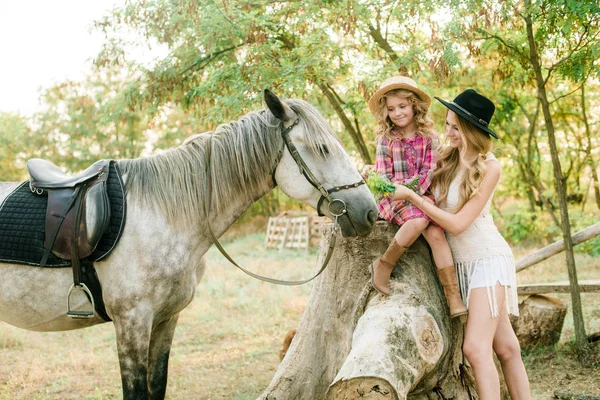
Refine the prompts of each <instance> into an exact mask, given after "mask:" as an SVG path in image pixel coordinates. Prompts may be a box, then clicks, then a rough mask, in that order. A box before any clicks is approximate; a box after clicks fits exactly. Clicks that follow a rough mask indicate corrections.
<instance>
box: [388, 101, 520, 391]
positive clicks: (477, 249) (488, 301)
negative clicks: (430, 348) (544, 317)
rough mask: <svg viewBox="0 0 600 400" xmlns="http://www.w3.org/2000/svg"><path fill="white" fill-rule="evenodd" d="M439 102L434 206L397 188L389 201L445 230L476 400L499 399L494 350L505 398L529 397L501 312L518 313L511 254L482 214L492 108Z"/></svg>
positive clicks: (496, 166)
mask: <svg viewBox="0 0 600 400" xmlns="http://www.w3.org/2000/svg"><path fill="white" fill-rule="evenodd" d="M436 99H437V100H439V101H440V102H441V103H442V104H444V105H445V106H446V107H447V108H448V111H447V113H446V140H447V146H446V147H445V148H444V149H443V151H442V152H441V155H440V156H439V160H438V162H437V169H436V170H435V173H434V176H433V181H432V186H433V188H434V192H435V194H436V204H437V205H435V204H434V203H433V202H431V201H430V200H429V199H428V198H427V197H424V196H420V195H419V194H417V193H414V192H412V191H411V190H409V189H407V188H404V187H403V186H401V185H397V189H396V192H395V194H394V199H395V200H404V199H406V200H409V201H410V202H411V203H412V204H414V205H415V206H417V207H419V209H421V210H422V211H423V212H424V213H425V214H427V215H428V216H429V217H430V218H431V219H432V220H433V221H435V222H436V223H437V224H438V225H439V226H441V227H442V228H444V229H445V231H446V237H447V239H448V243H449V244H450V248H451V249H452V256H453V258H454V264H455V265H456V267H457V271H458V280H459V283H460V289H461V294H462V298H463V301H464V303H465V304H466V305H467V308H468V310H469V315H468V317H467V323H466V327H465V341H464V344H463V351H464V354H465V356H466V357H467V359H468V360H469V363H470V364H471V366H472V367H473V372H474V375H475V380H476V382H477V391H478V393H479V397H480V399H482V400H487V399H500V383H499V379H498V373H497V371H496V367H495V365H494V361H493V357H492V356H493V354H492V352H495V353H496V355H497V356H498V358H499V359H500V362H501V364H502V371H503V373H504V378H505V380H506V384H507V386H508V390H509V393H510V395H511V398H513V399H530V398H531V397H530V391H529V380H528V378H527V373H526V371H525V366H524V365H523V361H522V359H521V350H520V347H519V342H518V340H517V337H516V335H515V333H514V331H513V329H512V326H511V324H510V320H509V314H513V315H518V312H519V309H518V303H517V284H516V273H515V263H514V259H513V255H512V251H511V249H510V247H509V246H508V244H507V243H506V241H505V240H504V238H503V237H502V236H501V235H500V233H499V232H498V230H497V228H496V226H495V225H494V221H493V219H492V216H491V214H490V212H489V210H490V204H491V200H492V196H493V194H494V190H495V189H496V186H497V185H498V182H499V180H500V172H501V169H500V163H499V162H498V160H497V159H496V157H494V155H493V154H492V140H491V138H492V137H494V138H498V136H497V135H496V133H495V132H494V131H493V130H491V129H490V128H489V122H490V120H491V118H492V115H493V114H494V111H495V106H494V104H493V103H492V101H490V100H489V99H488V98H486V97H485V96H483V95H481V94H479V93H477V92H476V91H475V90H473V89H468V90H466V91H464V92H463V93H461V94H459V95H458V96H457V97H456V98H455V99H454V100H453V101H452V102H447V101H444V100H442V99H439V98H437V97H436Z"/></svg>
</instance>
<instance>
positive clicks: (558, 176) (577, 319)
mask: <svg viewBox="0 0 600 400" xmlns="http://www.w3.org/2000/svg"><path fill="white" fill-rule="evenodd" d="M525 9H526V10H529V11H527V13H526V14H525V25H526V29H527V40H528V43H529V59H530V62H531V66H532V68H533V72H534V73H535V81H536V86H537V91H538V99H539V101H540V104H541V105H542V112H543V114H544V122H545V124H546V131H547V133H548V144H549V146H550V157H551V158H552V166H553V170H554V179H555V180H556V193H557V194H558V201H559V205H560V217H561V218H560V219H561V228H562V232H563V238H564V241H565V256H566V259H567V260H566V261H567V271H568V273H569V282H570V284H571V303H572V307H573V325H574V327H575V342H576V343H577V345H578V346H580V347H583V346H585V345H586V344H587V342H586V335H585V325H584V322H583V311H582V307H581V295H580V294H579V286H578V284H577V269H576V267H575V257H574V255H573V243H572V242H571V225H570V222H569V210H568V208H567V198H566V197H567V196H566V190H565V184H564V177H563V173H562V168H561V166H560V158H559V157H558V149H557V147H556V138H555V135H554V123H553V121H552V115H551V113H550V103H549V102H548V96H547V94H546V81H545V80H544V77H543V76H542V66H541V64H540V59H539V55H538V52H537V48H536V42H535V36H534V34H533V21H532V17H531V9H532V7H531V0H525Z"/></svg>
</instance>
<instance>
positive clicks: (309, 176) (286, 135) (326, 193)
mask: <svg viewBox="0 0 600 400" xmlns="http://www.w3.org/2000/svg"><path fill="white" fill-rule="evenodd" d="M299 121H300V120H299V119H296V120H295V121H294V122H292V123H291V124H290V125H289V126H288V127H287V128H285V127H284V125H283V122H282V123H281V126H280V127H281V137H282V139H283V142H284V144H285V147H286V148H287V149H288V151H289V152H290V155H291V156H292V158H293V159H294V161H295V162H296V164H297V165H298V168H299V169H300V172H301V173H302V175H304V177H305V178H306V180H307V181H308V183H310V184H311V185H312V186H313V187H314V188H315V189H317V190H318V191H319V192H320V193H321V197H320V198H319V201H318V202H317V212H318V214H319V216H323V215H324V214H323V213H322V212H321V206H322V204H323V202H324V201H325V200H327V207H328V211H329V213H330V214H331V216H332V217H333V218H334V221H333V226H332V228H331V237H330V240H329V248H328V249H327V255H326V256H325V259H324V261H323V265H322V266H321V268H320V269H319V271H318V272H317V273H316V274H315V275H314V276H312V277H311V278H308V279H304V280H300V281H284V280H279V279H273V278H268V277H266V276H262V275H258V274H255V273H253V272H250V271H248V270H247V269H244V268H242V267H241V266H239V265H238V264H237V263H236V262H235V261H234V260H233V258H231V256H230V255H229V254H228V253H227V252H226V251H225V249H224V248H223V246H222V245H221V243H219V240H218V239H217V236H216V235H215V233H214V231H213V229H212V227H211V225H210V218H209V216H210V208H211V197H212V175H211V173H210V156H211V149H212V136H208V138H207V144H206V156H205V164H206V201H205V203H204V213H205V217H206V225H207V227H208V233H209V236H210V238H211V240H212V242H213V243H214V245H215V247H217V249H219V251H220V252H221V254H223V256H224V257H225V258H227V259H228V260H229V262H231V263H232V264H233V265H235V266H236V267H238V268H239V269H241V270H242V271H243V272H244V273H246V274H248V275H250V276H251V277H253V278H256V279H260V280H261V281H265V282H269V283H275V284H277V285H287V286H294V285H302V284H304V283H307V282H310V281H312V280H313V279H315V278H316V277H317V276H319V275H320V274H321V273H322V272H323V271H324V270H325V267H327V264H328V263H329V260H330V259H331V256H332V255H333V250H334V248H335V241H336V233H337V227H338V218H339V217H341V216H342V215H344V214H346V212H348V208H347V206H346V203H345V202H344V201H343V200H342V199H334V198H333V197H332V196H331V194H332V193H335V192H339V191H341V190H344V189H352V188H356V187H359V186H360V185H364V184H365V181H364V180H360V181H359V182H356V183H353V184H350V185H343V186H335V187H333V188H331V189H325V188H324V187H323V185H321V183H320V182H319V180H318V179H317V178H316V177H315V175H314V174H313V173H312V171H311V170H310V168H309V167H308V165H306V163H305V162H304V160H303V159H302V156H301V155H300V152H299V151H298V149H297V148H296V146H295V145H294V143H293V142H292V140H291V138H290V131H291V130H292V129H293V128H294V127H295V126H296V125H298V122H299ZM273 182H274V183H275V186H277V182H276V181H275V172H273ZM337 204H339V205H340V209H339V210H336V207H337V206H336V205H337Z"/></svg>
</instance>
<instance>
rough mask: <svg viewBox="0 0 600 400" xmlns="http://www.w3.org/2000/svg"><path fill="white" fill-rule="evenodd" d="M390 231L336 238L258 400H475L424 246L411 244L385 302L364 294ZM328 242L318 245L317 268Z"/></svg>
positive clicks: (457, 329) (454, 324)
mask: <svg viewBox="0 0 600 400" xmlns="http://www.w3.org/2000/svg"><path fill="white" fill-rule="evenodd" d="M396 230H397V226H395V225H391V224H389V223H387V222H384V221H379V222H377V223H376V225H375V228H374V230H373V232H372V233H371V235H370V236H368V237H366V238H343V237H338V238H337V244H336V248H335V251H334V254H333V256H332V259H331V261H330V263H329V265H328V267H327V269H326V270H325V272H324V273H323V274H322V275H321V276H320V277H319V278H317V280H315V283H314V286H313V289H312V292H311V294H310V297H309V300H308V304H307V306H306V310H305V312H304V315H303V317H302V320H301V322H300V325H299V326H298V329H297V333H296V336H295V338H294V340H293V341H292V344H291V346H290V348H289V349H288V351H287V354H286V356H285V358H284V359H283V361H282V363H281V364H280V365H279V368H278V370H277V371H276V373H275V375H274V377H273V379H272V381H271V383H270V385H269V386H268V388H267V389H266V390H265V391H264V392H263V393H262V395H261V396H260V397H259V398H260V399H264V400H275V399H277V400H285V399H296V400H301V399H307V400H314V399H338V398H340V399H341V398H345V399H353V398H358V396H359V393H362V395H364V396H367V394H369V395H370V397H369V396H367V397H365V398H369V399H406V398H409V399H423V400H424V399H433V398H435V399H451V398H455V399H465V398H476V397H477V395H476V391H475V388H474V381H473V378H472V375H471V370H470V367H468V365H467V364H466V363H465V362H464V359H463V355H462V349H461V347H462V335H463V325H462V324H461V322H460V321H459V320H458V319H457V320H453V321H451V320H450V318H449V314H448V308H447V304H446V301H445V298H444V294H443V291H442V288H441V286H440V284H439V281H438V278H437V274H436V271H435V266H434V265H433V262H432V260H431V256H430V253H429V247H428V246H427V244H426V242H425V241H424V240H423V239H422V238H420V239H418V240H417V241H416V242H415V243H414V244H413V245H412V246H411V247H410V248H409V250H408V251H407V252H406V253H405V254H404V255H403V256H402V258H401V259H400V261H399V262H398V264H397V265H396V268H395V269H394V272H393V274H392V282H391V287H392V295H391V296H390V297H383V296H382V295H380V294H378V293H377V292H375V291H374V290H373V289H372V288H371V285H370V274H369V270H368V265H369V264H370V263H371V262H372V261H373V260H374V259H375V258H377V257H379V256H380V255H381V254H383V252H384V251H385V249H386V248H387V247H388V245H389V243H390V242H391V240H392V238H393V237H394V234H395V232H396ZM330 239H331V238H330V237H329V236H328V235H325V236H323V237H322V240H321V248H320V253H319V256H318V259H317V265H319V266H320V265H321V262H322V261H323V257H324V256H325V253H326V250H327V248H328V246H329V241H330ZM357 390H358V392H357ZM349 391H352V394H350V392H349ZM470 396H471V397H470Z"/></svg>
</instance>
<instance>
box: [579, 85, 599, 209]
mask: <svg viewBox="0 0 600 400" xmlns="http://www.w3.org/2000/svg"><path fill="white" fill-rule="evenodd" d="M586 110H587V108H586V104H585V83H584V84H583V85H581V116H582V118H583V123H584V125H585V137H586V140H587V149H586V155H587V157H588V159H587V161H588V165H589V167H590V172H591V176H592V184H593V185H594V197H595V198H596V206H597V207H598V209H600V176H598V169H597V168H596V162H595V161H594V155H593V152H592V150H593V148H594V146H593V144H592V130H591V128H590V122H589V120H588V117H587V111H586ZM585 195H587V193H586V194H585Z"/></svg>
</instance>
